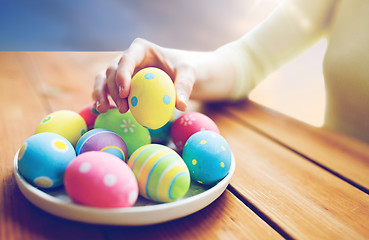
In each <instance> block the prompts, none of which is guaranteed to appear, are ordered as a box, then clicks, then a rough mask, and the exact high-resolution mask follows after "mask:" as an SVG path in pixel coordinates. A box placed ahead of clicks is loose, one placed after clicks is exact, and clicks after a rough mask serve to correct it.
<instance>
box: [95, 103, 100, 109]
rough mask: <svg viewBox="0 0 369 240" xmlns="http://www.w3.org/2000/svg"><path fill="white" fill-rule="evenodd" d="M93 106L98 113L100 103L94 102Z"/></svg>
mask: <svg viewBox="0 0 369 240" xmlns="http://www.w3.org/2000/svg"><path fill="white" fill-rule="evenodd" d="M95 106H96V110H97V111H99V107H100V101H96V103H95Z"/></svg>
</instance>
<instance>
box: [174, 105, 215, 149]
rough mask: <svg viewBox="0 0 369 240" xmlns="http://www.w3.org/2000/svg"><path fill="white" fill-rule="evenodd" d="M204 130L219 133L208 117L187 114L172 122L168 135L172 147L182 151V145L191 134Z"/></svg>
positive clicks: (198, 114) (199, 114)
mask: <svg viewBox="0 0 369 240" xmlns="http://www.w3.org/2000/svg"><path fill="white" fill-rule="evenodd" d="M204 130H209V131H214V132H216V133H219V129H218V127H217V125H216V124H215V123H214V121H213V120H211V119H210V118H209V117H208V116H206V115H205V114H202V113H199V112H188V113H184V114H183V115H182V116H180V117H179V118H178V119H177V120H175V121H174V123H173V125H172V128H171V133H170V134H171V137H172V140H173V143H174V145H176V147H177V149H178V150H179V151H182V150H183V145H184V144H185V143H186V141H187V139H188V138H189V137H190V136H192V134H194V133H196V132H199V131H204Z"/></svg>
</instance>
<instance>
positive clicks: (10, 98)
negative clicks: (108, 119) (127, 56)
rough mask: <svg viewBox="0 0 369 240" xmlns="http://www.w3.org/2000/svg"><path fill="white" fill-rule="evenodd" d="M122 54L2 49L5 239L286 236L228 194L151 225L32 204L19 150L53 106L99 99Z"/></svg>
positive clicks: (1, 214) (0, 226) (0, 211)
mask: <svg viewBox="0 0 369 240" xmlns="http://www.w3.org/2000/svg"><path fill="white" fill-rule="evenodd" d="M116 55H117V53H65V52H63V53H29V52H27V53H0V107H1V113H0V114H1V118H0V130H1V138H0V152H1V153H2V154H1V161H0V190H1V191H0V239H122V238H123V239H130V238H131V237H137V238H141V237H143V238H144V237H152V236H158V237H162V238H169V239H189V238H191V239H192V238H198V239H216V238H218V239H220V238H222V239H224V238H226V237H227V238H228V237H230V238H235V239H237V238H255V239H264V238H271V239H280V238H281V236H280V234H279V233H277V232H276V231H275V230H274V229H273V228H272V227H270V226H269V225H268V224H267V223H266V222H265V221H264V220H263V219H261V218H260V217H259V216H257V215H256V214H255V213H254V212H253V211H252V210H250V209H249V208H248V207H247V206H246V205H244V204H243V202H242V201H240V200H239V199H238V198H237V197H236V196H235V195H233V194H232V193H231V192H229V191H228V190H226V192H225V193H224V194H223V195H222V196H221V197H220V198H219V199H218V200H216V201H215V202H214V203H213V204H211V205H210V206H209V207H207V208H206V209H204V210H203V211H200V212H198V213H196V214H194V215H191V216H188V217H186V218H184V219H179V220H176V221H172V222H168V223H164V224H158V225H153V226H147V227H110V226H100V225H89V224H83V223H78V222H73V221H68V220H64V219H61V218H58V217H55V216H53V215H50V214H48V213H45V212H43V211H42V210H40V209H38V208H37V207H35V206H33V205H32V204H31V203H29V202H28V201H27V200H26V199H25V198H24V197H23V196H22V194H21V193H20V191H19V189H18V188H17V186H16V183H15V179H14V176H13V173H12V171H13V170H12V168H13V158H14V154H15V152H16V151H17V149H18V148H19V147H20V145H21V144H22V142H23V141H25V140H26V139H27V138H28V137H29V136H31V135H32V134H33V132H34V129H35V128H36V126H37V125H38V123H39V122H40V121H41V119H42V118H43V117H44V116H46V115H47V114H49V113H50V112H52V111H56V110H61V109H70V110H73V111H78V110H79V109H80V108H81V107H82V106H84V105H85V104H86V103H88V102H90V101H91V90H92V85H93V81H94V76H95V74H96V72H97V71H100V70H101V69H102V68H103V67H105V66H107V65H108V64H109V63H110V60H111V59H112V58H113V56H116Z"/></svg>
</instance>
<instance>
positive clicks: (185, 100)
mask: <svg viewBox="0 0 369 240" xmlns="http://www.w3.org/2000/svg"><path fill="white" fill-rule="evenodd" d="M178 99H179V101H181V102H183V103H184V104H186V105H187V98H186V96H185V95H184V94H183V93H181V94H179V96H178Z"/></svg>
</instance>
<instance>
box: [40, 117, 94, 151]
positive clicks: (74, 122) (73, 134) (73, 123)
mask: <svg viewBox="0 0 369 240" xmlns="http://www.w3.org/2000/svg"><path fill="white" fill-rule="evenodd" d="M86 131H87V126H86V122H85V120H84V119H83V118H82V117H81V116H80V115H79V114H78V113H76V112H73V111H69V110H60V111H56V112H53V113H51V114H49V115H47V116H46V117H45V118H44V119H42V121H41V123H40V124H39V125H38V126H37V128H36V131H35V134H36V133H41V132H53V133H56V134H59V135H61V136H63V137H65V138H66V139H68V141H70V142H71V143H72V145H73V146H75V145H76V144H77V142H78V140H79V138H80V137H81V136H82V135H83V134H84V133H85V132H86Z"/></svg>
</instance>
